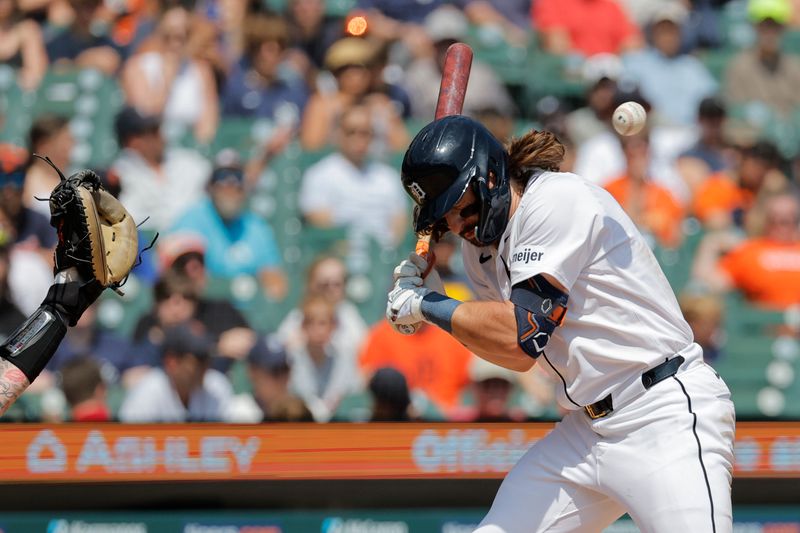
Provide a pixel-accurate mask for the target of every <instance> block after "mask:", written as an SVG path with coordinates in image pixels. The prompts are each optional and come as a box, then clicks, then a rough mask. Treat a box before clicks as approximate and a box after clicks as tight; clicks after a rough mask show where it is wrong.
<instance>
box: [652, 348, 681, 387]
mask: <svg viewBox="0 0 800 533" xmlns="http://www.w3.org/2000/svg"><path fill="white" fill-rule="evenodd" d="M684 361H686V359H684V357H683V356H682V355H679V356H677V357H673V358H672V359H669V360H667V361H664V362H663V363H661V364H660V365H658V366H656V367H653V368H651V369H650V370H648V371H647V372H645V373H644V374H642V385H644V388H645V389H649V388H650V387H652V386H653V385H655V384H656V383H658V382H659V381H664V380H665V379H667V378H668V377H670V376H674V375H675V373H676V372H677V371H678V369H679V368H680V366H681V365H682V364H683V362H684Z"/></svg>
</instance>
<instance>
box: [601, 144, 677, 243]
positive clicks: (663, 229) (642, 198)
mask: <svg viewBox="0 0 800 533" xmlns="http://www.w3.org/2000/svg"><path fill="white" fill-rule="evenodd" d="M620 141H621V143H622V151H623V153H624V154H625V161H626V164H627V170H626V172H625V174H623V175H622V176H620V177H618V178H616V179H615V180H612V181H611V182H610V183H608V184H607V185H606V190H607V191H608V192H609V193H611V195H612V196H613V197H614V198H615V199H616V200H617V202H619V204H620V205H621V206H622V207H623V209H625V212H626V213H628V216H630V217H631V219H633V221H634V222H635V223H636V225H637V226H638V227H639V229H640V230H641V231H642V232H643V233H650V234H652V235H653V236H654V237H655V238H656V240H657V241H658V243H659V244H660V245H662V246H666V247H668V248H674V247H676V246H678V245H679V244H680V241H681V222H682V221H683V214H684V213H683V207H682V206H681V205H680V204H679V203H678V201H677V200H676V199H675V197H674V196H672V193H670V192H669V191H668V190H667V189H665V188H664V187H662V186H660V185H658V184H656V183H654V182H653V181H652V180H651V179H650V177H649V176H648V167H649V161H650V150H649V141H648V138H647V134H646V133H644V134H638V135H634V136H630V137H621V138H620Z"/></svg>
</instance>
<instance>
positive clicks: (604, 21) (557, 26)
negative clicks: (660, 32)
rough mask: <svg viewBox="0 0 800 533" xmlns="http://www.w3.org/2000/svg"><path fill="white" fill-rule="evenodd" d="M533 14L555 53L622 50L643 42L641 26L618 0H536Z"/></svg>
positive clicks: (546, 46)
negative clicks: (634, 21) (637, 24)
mask: <svg viewBox="0 0 800 533" xmlns="http://www.w3.org/2000/svg"><path fill="white" fill-rule="evenodd" d="M531 17H532V21H533V25H534V27H536V28H537V29H538V30H539V31H540V32H541V35H542V44H543V46H544V49H545V50H546V51H548V52H550V53H552V54H559V55H563V54H569V53H577V54H582V55H584V56H586V57H589V56H593V55H594V54H601V53H610V54H621V53H623V52H627V51H630V50H634V49H637V48H641V46H642V44H643V40H642V35H641V32H640V31H639V28H638V27H637V26H636V24H634V23H633V21H632V20H631V19H630V17H629V16H628V14H627V13H626V12H625V9H624V8H623V7H622V6H621V5H620V4H619V2H617V1H616V0H536V1H535V2H533V7H532V8H531Z"/></svg>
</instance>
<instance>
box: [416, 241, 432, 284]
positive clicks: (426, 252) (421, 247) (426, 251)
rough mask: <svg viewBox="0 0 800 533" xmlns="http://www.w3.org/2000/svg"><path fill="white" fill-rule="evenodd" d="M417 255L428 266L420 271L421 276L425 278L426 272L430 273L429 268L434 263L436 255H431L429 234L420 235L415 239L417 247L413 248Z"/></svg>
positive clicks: (430, 268)
mask: <svg viewBox="0 0 800 533" xmlns="http://www.w3.org/2000/svg"><path fill="white" fill-rule="evenodd" d="M414 251H415V252H416V253H417V255H419V256H421V257H422V258H423V259H425V261H427V262H428V266H427V267H426V268H425V272H423V273H422V278H423V279H425V278H426V277H427V276H428V274H430V272H431V270H433V265H434V264H435V263H436V257H435V256H434V255H433V250H431V236H430V235H422V236H420V238H419V239H418V240H417V247H416V248H415V249H414Z"/></svg>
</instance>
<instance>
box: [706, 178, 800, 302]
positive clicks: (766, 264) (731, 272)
mask: <svg viewBox="0 0 800 533" xmlns="http://www.w3.org/2000/svg"><path fill="white" fill-rule="evenodd" d="M763 213H764V231H763V233H762V234H761V236H758V237H754V238H749V239H745V240H744V241H740V240H738V239H737V238H736V237H735V236H733V235H732V234H731V233H730V232H718V233H715V234H710V235H708V236H707V237H706V238H705V239H704V240H703V242H702V243H701V244H700V247H699V248H698V251H697V255H696V257H695V265H694V275H695V277H696V278H697V279H698V280H700V281H703V282H704V283H705V284H706V285H708V287H709V288H711V289H713V290H717V291H725V290H731V289H738V290H740V291H742V292H743V293H744V294H745V296H746V297H747V299H748V300H749V301H750V302H752V303H754V304H756V305H760V306H763V307H768V308H771V309H786V308H787V307H789V306H791V305H794V304H800V226H799V224H800V199H798V197H797V196H796V195H795V194H794V193H793V192H788V191H786V192H780V193H776V194H773V195H771V196H769V197H767V198H765V200H764V209H763ZM726 252H727V253H726ZM720 258H721V259H720Z"/></svg>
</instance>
